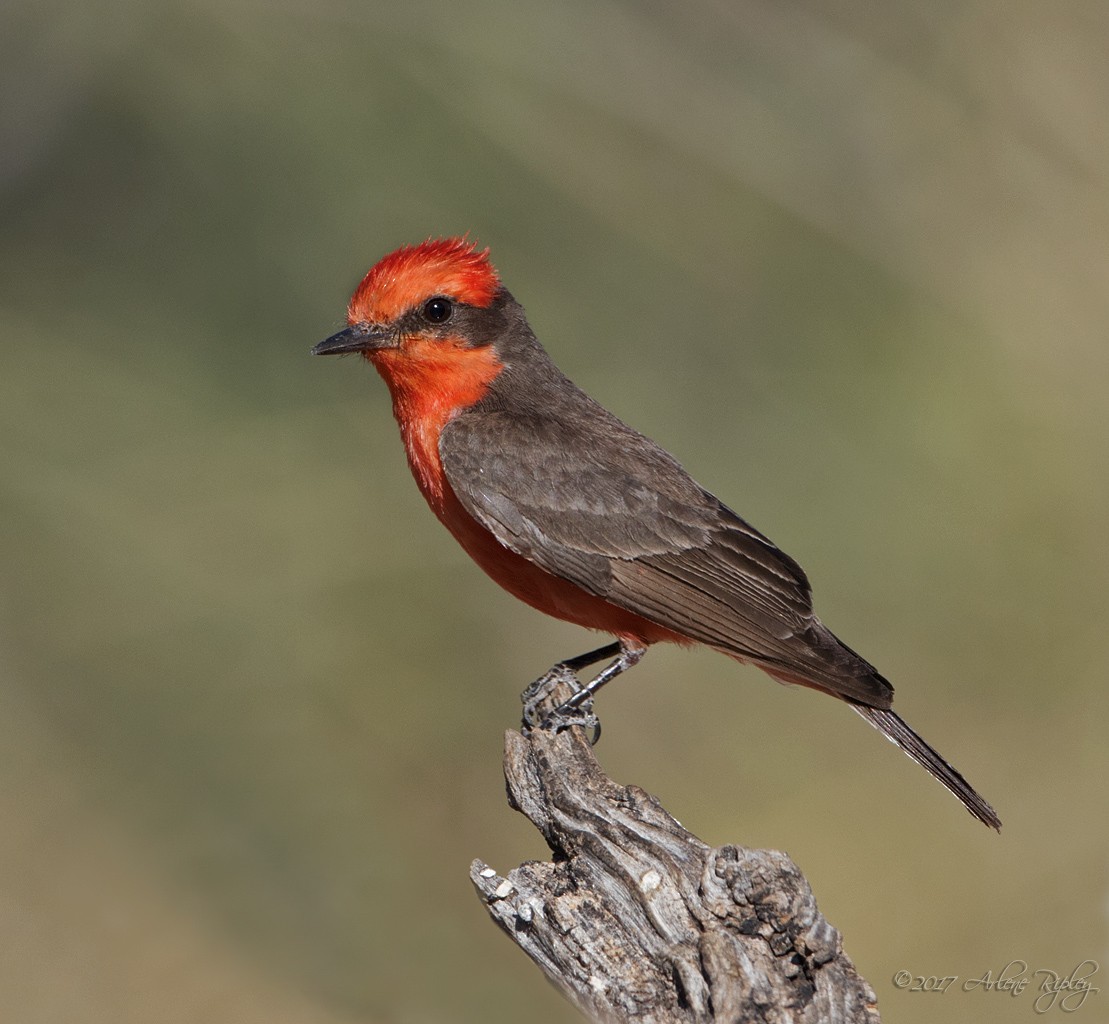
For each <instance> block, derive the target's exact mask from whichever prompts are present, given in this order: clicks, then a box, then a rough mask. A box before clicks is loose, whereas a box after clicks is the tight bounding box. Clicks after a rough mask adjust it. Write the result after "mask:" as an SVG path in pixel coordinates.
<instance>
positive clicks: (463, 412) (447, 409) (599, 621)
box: [312, 236, 1001, 830]
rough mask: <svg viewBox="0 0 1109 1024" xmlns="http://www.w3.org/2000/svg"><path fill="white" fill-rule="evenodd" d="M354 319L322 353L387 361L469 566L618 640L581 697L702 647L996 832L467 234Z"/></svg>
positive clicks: (750, 547) (880, 687)
mask: <svg viewBox="0 0 1109 1024" xmlns="http://www.w3.org/2000/svg"><path fill="white" fill-rule="evenodd" d="M346 320H347V326H346V327H345V328H344V329H342V330H340V331H339V332H338V333H336V334H333V335H331V337H329V338H326V339H325V340H324V341H321V342H319V343H318V344H317V345H315V346H314V347H313V348H312V353H313V354H315V355H335V354H343V353H359V354H361V355H362V356H363V357H365V359H367V360H368V361H369V362H370V363H372V364H373V366H374V368H375V369H376V370H377V371H378V373H379V374H380V375H381V377H382V378H383V379H384V381H385V384H386V385H387V387H388V390H389V393H390V395H391V398H392V405H393V413H394V416H395V418H396V420H397V423H398V425H399V427H400V434H401V439H402V441H403V444H404V450H405V453H406V455H407V459H408V464H409V467H410V468H411V471H412V475H413V476H414V478H415V481H416V484H417V486H418V488H419V490H420V492H421V494H422V495H423V497H424V499H425V500H426V502H427V504H428V505H429V506H430V508H431V510H432V512H434V514H435V515H436V516H437V517H438V519H439V520H440V521H441V522H442V523H443V525H444V526H445V527H446V528H447V529H448V530H449V531H450V533H451V534H453V535H454V537H455V539H456V540H457V541H458V543H459V544H461V546H462V547H463V549H464V550H465V551H466V553H467V554H468V555H469V556H470V557H471V558H472V559H473V560H474V561H475V562H476V563H477V564H478V566H480V568H481V569H483V570H484V571H485V572H486V573H487V574H488V575H489V576H490V577H492V579H493V580H494V581H496V582H497V583H498V584H500V585H501V586H502V587H503V588H504V589H505V590H507V591H508V592H509V593H510V594H512V595H514V596H515V597H517V598H519V599H520V600H522V601H524V602H525V603H526V604H528V605H531V606H532V607H533V608H536V609H538V610H539V611H542V612H545V613H546V614H548V615H552V616H554V617H555V618H558V619H563V620H565V621H568V622H572V623H576V624H577V625H579V626H584V627H587V628H589V629H592V630H596V631H600V632H603V633H608V634H610V635H612V636H613V637H614V638H615V640H614V642H611V643H609V644H608V645H606V646H604V647H601V648H598V649H597V650H595V651H590V652H588V653H587V654H583V655H581V656H579V657H577V658H571V659H568V660H566V661H565V662H562V663H560V665H561V666H562V667H568V668H570V669H571V670H573V671H574V672H577V671H580V670H581V669H582V668H584V667H586V666H588V665H591V664H595V663H597V662H599V661H602V660H606V659H607V658H609V657H612V659H613V660H612V661H611V662H610V663H609V664H608V665H607V666H606V667H605V668H603V669H602V670H601V671H600V672H599V673H598V675H597V676H596V678H594V679H593V680H592V681H591V682H590V683H589V684H588V685H587V686H585V687H584V688H582V689H581V690H580V691H579V692H578V693H577V694H576V695H575V696H576V697H577V698H584V697H585V696H592V694H593V693H595V692H596V690H597V689H599V688H600V686H602V685H604V684H605V683H607V682H609V681H610V680H611V679H613V678H615V677H616V676H618V675H619V674H620V673H622V672H624V671H625V670H627V669H629V668H631V667H632V666H633V665H635V664H636V663H637V662H638V661H639V660H640V658H641V657H642V656H643V654H644V652H645V651H646V650H647V649H648V648H649V647H650V646H652V645H653V644H656V643H662V642H671V643H677V644H681V645H687V646H688V645H692V644H702V645H705V646H707V647H710V648H713V649H715V650H717V651H720V652H722V653H724V654H726V655H729V656H730V657H732V658H734V659H736V660H737V661H740V662H744V663H750V664H753V665H755V666H757V667H758V668H760V669H762V670H764V671H765V672H767V673H768V674H769V675H770V676H771V677H773V678H774V679H776V680H778V681H779V682H783V683H788V684H799V685H801V686H805V687H808V688H811V689H814V690H818V691H821V692H823V693H826V694H829V695H831V696H833V697H837V698H839V699H840V700H842V701H844V702H846V703H847V704H848V705H849V706H850V707H851V708H853V709H854V710H855V711H856V712H857V713H858V714H859V715H861V716H862V718H864V719H865V720H866V721H867V722H868V723H870V725H872V726H874V727H875V728H876V729H878V730H879V732H881V733H883V734H884V735H885V736H886V737H887V738H888V739H889V740H891V741H892V742H893V743H894V744H896V745H897V746H898V747H900V748H901V749H902V750H903V751H904V752H905V753H906V754H908V756H909V757H910V758H912V759H913V760H914V761H916V762H917V763H918V764H920V765H921V766H922V767H923V768H925V769H926V770H927V771H928V772H930V773H931V774H932V775H933V776H934V777H935V778H936V779H938V780H939V781H940V782H941V783H942V784H943V785H944V786H946V787H947V788H948V789H949V790H950V791H951V792H952V793H953V794H954V795H955V796H956V797H957V798H958V799H959V800H960V801H962V803H963V805H964V806H965V807H966V809H967V810H968V811H969V812H970V813H971V814H972V815H973V816H974V817H975V818H977V819H978V820H979V821H981V822H983V823H984V824H985V825H988V826H989V827H991V828H993V829H997V830H1000V827H1001V821H1000V819H999V818H998V816H997V814H996V812H995V811H994V809H993V808H992V807H991V806H990V805H989V803H987V802H986V800H984V799H983V798H982V797H981V796H980V795H979V794H978V793H977V792H976V791H975V789H974V788H973V787H972V786H971V785H970V783H968V782H967V781H966V780H965V779H964V778H963V776H962V775H960V774H959V772H958V771H957V770H956V769H955V768H953V767H952V766H951V765H950V764H949V763H948V762H947V761H946V760H944V758H943V757H941V756H940V754H939V753H937V752H936V751H935V750H934V749H933V748H932V747H931V746H930V745H929V744H928V743H927V742H926V741H925V740H924V739H922V738H921V737H920V736H919V735H917V733H915V732H914V731H913V730H912V729H911V728H910V727H909V726H908V725H907V724H906V723H905V722H904V721H903V720H902V718H901V717H900V716H899V715H898V714H896V713H895V712H894V711H893V710H892V700H893V687H892V686H891V684H890V683H889V681H888V680H887V679H886V678H885V677H884V676H882V675H881V674H880V673H879V672H878V670H877V669H876V668H874V666H873V665H871V664H870V663H869V662H868V661H867V660H866V659H865V658H863V657H862V656H861V655H859V654H857V653H856V652H855V651H853V650H852V649H851V648H850V647H848V646H847V645H846V644H845V643H843V642H842V641H841V640H840V639H839V638H838V637H837V636H836V635H835V634H834V633H833V632H832V631H831V630H830V629H828V627H827V626H825V625H824V624H823V622H821V621H820V619H819V618H818V617H817V616H816V614H815V613H814V611H813V603H812V590H811V587H810V585H809V581H808V578H807V577H806V575H805V573H804V571H803V570H802V568H801V567H800V566H799V565H798V564H797V562H796V561H794V560H793V559H792V558H791V557H790V556H789V555H787V554H785V552H783V551H781V550H780V549H779V548H778V547H777V546H776V545H775V544H774V543H773V542H772V541H771V540H770V539H769V538H767V537H766V536H765V535H764V534H762V533H760V532H759V531H758V530H756V529H755V528H754V527H753V526H751V525H750V524H749V523H747V522H746V521H744V520H743V519H742V518H740V516H739V515H737V514H736V513H735V512H733V511H732V510H731V509H730V508H729V507H728V506H727V505H725V504H724V503H723V502H722V501H721V500H720V499H719V498H717V497H716V496H715V495H714V494H712V493H711V492H710V491H708V490H706V489H705V488H704V487H702V486H701V485H700V484H698V483H697V482H696V481H694V480H693V478H692V477H691V476H690V475H689V474H688V473H687V472H686V470H685V469H684V468H683V467H682V466H681V464H680V463H679V462H678V460H677V459H676V458H675V457H674V456H673V455H671V454H670V453H669V452H667V451H666V450H664V449H663V448H662V447H660V446H659V445H658V444H656V443H655V442H654V441H652V440H650V439H649V438H647V437H645V436H644V435H643V434H641V433H639V432H638V431H636V430H634V429H633V428H632V427H630V426H628V425H627V424H625V423H624V422H623V421H622V420H620V419H619V418H618V417H617V416H615V415H614V414H613V413H611V412H609V411H608V410H607V409H605V408H604V407H603V406H602V405H600V404H599V403H598V402H596V401H594V400H593V399H592V398H590V397H589V396H588V395H587V394H586V393H585V392H584V391H583V390H582V389H581V388H579V387H578V386H577V385H576V384H574V383H573V382H572V381H570V380H569V379H568V378H567V377H566V375H565V374H563V373H562V371H560V370H559V369H558V367H557V366H556V365H555V363H554V361H553V360H552V359H551V357H550V356H549V355H548V354H547V351H546V350H545V349H544V348H543V347H542V345H540V343H539V341H538V340H537V339H536V337H535V334H534V333H533V332H532V329H531V327H530V325H529V323H528V320H527V317H526V316H525V314H524V310H523V308H522V307H521V305H520V304H519V303H518V302H517V301H516V299H515V298H513V296H512V295H511V293H510V292H509V291H508V290H507V289H506V288H505V286H504V285H503V284H502V283H501V279H500V276H499V274H498V272H497V270H496V268H495V267H494V266H493V263H492V262H491V259H490V252H489V250H488V249H487V248H486V249H482V248H479V246H478V245H477V243H476V242H473V241H471V240H470V238H469V236H463V237H444V238H429V239H427V240H426V241H424V242H422V243H419V244H415V245H406V246H403V247H401V248H399V249H397V250H396V251H394V252H391V253H389V254H388V255H386V256H385V257H383V258H382V259H381V260H379V261H378V262H377V263H376V264H375V265H374V266H373V267H372V268H371V269H370V270H369V272H368V273H367V274H366V275H365V277H364V278H363V279H362V280H361V282H360V284H359V285H358V286H357V288H356V289H355V291H354V293H353V295H352V296H351V298H350V301H349V303H348V306H347V316H346ZM558 667H559V666H556V668H558ZM568 703H570V702H568ZM574 703H575V704H576V703H578V701H575V702H574Z"/></svg>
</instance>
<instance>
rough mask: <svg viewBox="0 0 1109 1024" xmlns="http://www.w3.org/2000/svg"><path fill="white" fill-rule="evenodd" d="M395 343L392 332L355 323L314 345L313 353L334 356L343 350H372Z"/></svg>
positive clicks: (388, 346)
mask: <svg viewBox="0 0 1109 1024" xmlns="http://www.w3.org/2000/svg"><path fill="white" fill-rule="evenodd" d="M394 344H395V340H394V337H393V334H392V332H390V331H382V330H374V329H373V328H372V327H370V326H369V325H368V324H355V326H353V327H348V328H347V329H346V330H345V331H340V332H339V333H338V334H333V335H331V337H330V338H325V339H324V340H323V341H321V342H320V343H319V344H318V345H314V346H313V347H312V355H314V356H334V355H339V354H340V353H342V352H372V351H373V350H374V349H377V348H390V347H391V346H392V345H394Z"/></svg>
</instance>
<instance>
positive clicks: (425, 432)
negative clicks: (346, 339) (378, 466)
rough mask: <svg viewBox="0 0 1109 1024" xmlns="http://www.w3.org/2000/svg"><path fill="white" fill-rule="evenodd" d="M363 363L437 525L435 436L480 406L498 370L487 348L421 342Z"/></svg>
mask: <svg viewBox="0 0 1109 1024" xmlns="http://www.w3.org/2000/svg"><path fill="white" fill-rule="evenodd" d="M369 359H370V360H371V362H373V364H374V366H375V367H376V368H377V371H378V373H380V374H381V376H382V377H383V378H384V380H385V383H386V384H387V385H388V386H389V392H390V394H391V395H392V398H393V415H394V416H395V417H396V420H397V423H398V424H399V425H400V432H401V438H402V440H403V441H404V450H405V452H406V453H407V455H408V464H409V466H410V467H411V468H412V475H413V476H414V477H415V478H416V483H417V484H418V486H419V488H420V491H421V492H422V493H423V496H424V498H425V499H426V500H427V503H428V504H429V505H430V506H431V508H432V510H433V511H434V512H435V514H436V515H438V516H439V517H440V518H441V519H442V518H443V515H444V503H445V500H446V499H445V492H446V490H447V486H446V481H445V479H444V477H443V465H442V462H441V461H440V459H439V434H440V433H441V431H442V429H443V427H445V426H446V425H447V423H448V422H450V420H451V419H452V418H453V417H455V416H457V415H458V414H459V413H460V412H462V411H464V410H465V409H468V408H469V407H470V406H472V405H473V404H474V403H476V402H478V401H480V400H481V398H482V397H483V396H484V395H485V393H486V392H487V391H488V390H489V386H490V384H492V382H493V380H494V379H495V378H496V376H497V374H499V373H500V372H501V370H502V369H504V366H503V364H502V363H501V362H500V361H499V360H498V359H497V356H496V352H495V350H494V348H493V346H492V345H486V346H482V347H480V348H466V347H462V346H456V345H451V344H450V343H449V342H448V343H446V344H444V342H443V341H442V340H435V341H431V340H425V339H421V338H414V339H409V340H408V341H407V342H406V343H405V345H404V346H403V347H401V348H395V349H394V348H390V349H381V350H378V351H375V352H371V353H369Z"/></svg>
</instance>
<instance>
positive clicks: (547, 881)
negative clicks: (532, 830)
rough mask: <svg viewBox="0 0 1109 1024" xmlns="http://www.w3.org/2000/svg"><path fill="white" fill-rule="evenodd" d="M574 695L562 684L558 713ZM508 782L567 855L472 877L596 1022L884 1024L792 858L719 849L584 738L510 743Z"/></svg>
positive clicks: (498, 915)
mask: <svg viewBox="0 0 1109 1024" xmlns="http://www.w3.org/2000/svg"><path fill="white" fill-rule="evenodd" d="M570 692H571V691H570V690H569V689H568V688H566V687H565V685H560V686H559V688H558V689H557V690H556V691H555V693H554V695H553V697H552V700H553V702H554V703H555V704H557V702H558V701H560V700H564V699H565V698H566V697H567V696H568V694H569V693H570ZM548 703H549V704H550V702H548ZM550 706H553V704H551V705H550ZM504 772H505V780H506V782H507V784H508V795H509V802H510V803H511V805H512V806H513V807H514V808H516V809H517V810H519V811H521V812H522V813H523V814H524V815H526V816H527V817H528V818H529V819H530V820H531V821H532V823H533V824H534V825H535V827H536V828H537V829H539V831H540V832H541V833H542V834H543V837H544V839H546V841H547V844H548V845H549V846H550V848H551V851H552V852H553V854H554V857H553V860H552V861H551V862H545V863H540V862H528V863H525V864H521V865H520V866H519V867H518V868H515V869H514V870H512V871H510V872H509V873H508V877H507V878H504V877H501V876H500V875H498V874H497V873H496V872H495V871H494V870H493V869H492V868H490V867H488V866H486V865H485V864H484V863H483V862H482V861H480V860H477V861H474V863H473V865H472V866H471V869H470V877H471V879H472V880H473V883H474V886H475V887H476V888H477V891H478V894H479V895H480V896H481V898H482V900H483V901H484V902H485V905H486V908H487V909H488V911H489V913H490V915H492V917H493V919H494V920H495V921H496V922H497V924H499V925H500V926H501V928H503V929H504V931H505V932H506V933H507V934H508V935H509V937H510V938H511V939H512V940H513V941H514V942H515V943H516V944H517V945H518V946H520V948H521V949H523V950H524V952H525V953H527V954H528V956H530V957H531V958H532V960H534V961H535V962H536V963H537V964H538V965H539V966H540V967H541V968H542V970H543V972H544V973H545V974H546V975H547V977H548V978H549V979H550V980H551V981H552V982H553V983H554V984H555V985H556V986H557V987H558V988H559V989H561V990H562V992H563V993H564V994H565V995H566V996H567V998H569V999H570V1000H571V1002H573V1003H574V1004H575V1005H576V1006H577V1007H578V1008H579V1009H580V1010H581V1011H582V1012H583V1013H584V1014H586V1016H588V1017H590V1018H593V1019H594V1020H598V1021H606V1022H607V1021H620V1022H624V1021H636V1022H659V1024H662V1022H666V1024H673V1022H683V1024H684V1022H709V1021H715V1022H723V1021H728V1022H744V1021H759V1022H774V1024H779V1022H780V1024H787V1022H789V1024H801V1022H805V1024H816V1022H820V1024H846V1022H867V1024H876V1022H878V1020H879V1017H878V1010H877V1006H876V1004H875V996H874V991H873V990H872V989H871V987H870V986H869V985H868V984H867V983H866V981H865V980H864V979H863V978H861V977H860V976H859V974H858V972H857V971H856V970H855V967H854V965H853V964H852V963H851V960H850V959H849V958H848V956H847V954H846V953H844V952H843V949H842V946H841V943H840V935H839V932H837V931H836V929H835V928H833V927H832V926H831V925H830V924H828V922H827V921H826V920H825V919H824V917H823V915H821V913H820V911H819V910H818V909H817V907H816V901H815V900H814V898H813V894H812V890H811V889H810V888H809V884H808V882H806V881H805V879H804V877H803V876H802V874H801V872H800V871H799V870H798V868H797V867H796V865H795V864H794V863H793V862H792V861H791V860H790V859H789V858H788V857H787V856H786V855H785V854H783V853H778V852H777V851H774V850H748V849H745V848H744V847H740V846H723V847H720V848H719V849H716V850H714V849H711V848H710V847H708V846H707V845H706V844H705V843H703V842H701V840H700V839H698V838H697V837H696V836H694V835H691V834H690V833H689V832H687V831H686V830H685V829H684V828H682V826H681V825H679V824H678V822H677V821H675V820H674V819H673V818H672V817H670V815H669V814H667V813H666V811H665V810H663V808H662V807H661V806H660V804H659V802H658V801H657V800H656V799H655V798H654V797H653V796H651V795H650V794H649V793H646V792H644V791H643V790H641V789H638V788H637V787H635V786H620V785H617V784H616V783H615V782H613V781H612V780H611V779H609V778H608V776H607V775H605V773H604V771H603V770H602V769H601V767H600V765H599V764H598V763H597V760H596V758H595V757H594V756H593V750H592V747H591V746H590V743H589V740H588V738H587V734H586V730H585V729H583V728H581V727H577V726H575V727H571V728H565V729H563V730H561V731H555V730H554V729H541V728H530V729H529V728H527V727H525V728H524V729H523V731H522V732H514V731H510V732H508V733H506V735H505V758H504Z"/></svg>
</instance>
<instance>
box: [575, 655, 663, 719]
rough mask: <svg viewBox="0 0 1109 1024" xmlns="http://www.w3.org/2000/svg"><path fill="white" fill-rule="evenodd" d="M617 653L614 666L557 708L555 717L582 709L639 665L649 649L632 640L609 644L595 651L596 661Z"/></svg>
mask: <svg viewBox="0 0 1109 1024" xmlns="http://www.w3.org/2000/svg"><path fill="white" fill-rule="evenodd" d="M617 651H619V652H620V653H619V655H618V656H617V658H616V660H615V661H614V662H612V664H610V665H606V666H605V667H604V668H603V669H601V671H600V672H598V673H597V675H596V676H594V677H593V679H592V680H590V682H589V683H588V684H587V685H586V686H583V687H582V688H581V689H580V690H578V692H577V693H575V694H574V696H572V697H571V698H570V699H569V700H568V701H566V703H565V704H561V705H560V706H559V707H557V708H555V709H554V714H555V715H560V714H562V713H563V712H566V711H573V710H575V709H577V708H579V707H581V705H582V704H584V703H585V702H586V701H587V700H591V699H592V698H593V695H594V694H595V693H596V692H597V691H598V690H599V689H600V688H601V687H602V686H604V685H605V683H610V682H612V680H613V679H615V678H616V677H617V676H618V675H619V674H620V673H621V672H624V671H626V670H627V669H629V668H631V667H632V666H633V665H636V664H638V663H639V659H640V658H642V657H643V655H644V654H645V653H646V651H647V648H646V647H644V646H643V645H642V644H637V643H633V642H632V641H631V640H621V641H620V642H619V643H618V644H609V645H608V647H603V648H601V650H599V651H593V654H596V655H599V657H598V658H597V659H596V660H597V661H600V660H601V658H607V657H608V655H609V654H615V653H616V652H617ZM602 652H603V653H602ZM583 657H584V655H583Z"/></svg>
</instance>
